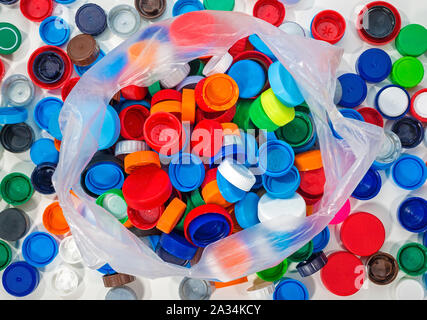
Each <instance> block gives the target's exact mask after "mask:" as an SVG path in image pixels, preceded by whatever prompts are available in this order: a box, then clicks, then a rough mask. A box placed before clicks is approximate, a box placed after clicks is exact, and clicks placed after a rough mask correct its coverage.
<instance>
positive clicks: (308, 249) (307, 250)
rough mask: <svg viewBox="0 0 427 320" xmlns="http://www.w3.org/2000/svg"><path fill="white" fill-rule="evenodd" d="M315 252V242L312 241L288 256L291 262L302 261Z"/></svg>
mask: <svg viewBox="0 0 427 320" xmlns="http://www.w3.org/2000/svg"><path fill="white" fill-rule="evenodd" d="M312 253H313V242H312V241H310V242H308V243H306V244H305V245H304V246H303V247H301V249H299V250H298V251H296V252H294V253H293V254H292V255H291V256H289V257H288V259H289V261H291V262H302V261H305V260H307V259H308V258H310V256H311V254H312Z"/></svg>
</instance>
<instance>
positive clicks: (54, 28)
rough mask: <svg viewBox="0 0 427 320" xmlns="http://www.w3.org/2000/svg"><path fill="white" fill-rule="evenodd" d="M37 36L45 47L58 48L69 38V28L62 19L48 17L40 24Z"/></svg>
mask: <svg viewBox="0 0 427 320" xmlns="http://www.w3.org/2000/svg"><path fill="white" fill-rule="evenodd" d="M39 34H40V38H42V40H43V42H44V43H46V44H47V45H51V46H58V47H59V46H62V45H63V44H64V43H66V42H67V41H68V39H69V38H70V26H69V25H68V23H67V22H65V20H64V19H62V18H60V17H56V16H50V17H48V18H46V19H44V20H43V21H42V23H41V24H40V27H39Z"/></svg>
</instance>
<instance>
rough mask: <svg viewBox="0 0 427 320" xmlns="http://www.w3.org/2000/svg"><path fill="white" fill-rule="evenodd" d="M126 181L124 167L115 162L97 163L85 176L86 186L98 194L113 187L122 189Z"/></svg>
mask: <svg viewBox="0 0 427 320" xmlns="http://www.w3.org/2000/svg"><path fill="white" fill-rule="evenodd" d="M124 181H125V177H124V174H123V168H122V167H120V166H119V165H117V164H116V163H114V162H99V163H95V164H94V165H92V166H91V167H90V168H89V169H88V170H87V173H86V176H85V178H84V184H85V186H86V188H87V189H88V190H89V191H90V192H92V193H94V194H96V195H98V196H99V195H101V194H103V193H104V192H107V191H108V190H111V189H121V188H122V186H123V183H124Z"/></svg>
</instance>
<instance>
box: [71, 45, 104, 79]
mask: <svg viewBox="0 0 427 320" xmlns="http://www.w3.org/2000/svg"><path fill="white" fill-rule="evenodd" d="M104 57H105V52H104V51H102V49H101V50H99V55H98V58H96V60H95V61H94V62H92V63H91V64H90V65H88V66H85V67H80V66H76V65H74V71H76V73H77V74H78V76H79V77H82V76H83V75H84V74H85V73H86V72H87V71H88V70H89V69H90V68H92V67H93V66H94V65H95V64H97V63H98V62H99V61H100V60H101V59H102V58H104Z"/></svg>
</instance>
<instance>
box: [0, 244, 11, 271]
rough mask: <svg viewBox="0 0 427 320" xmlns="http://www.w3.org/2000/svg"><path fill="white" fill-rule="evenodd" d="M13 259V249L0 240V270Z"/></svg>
mask: <svg viewBox="0 0 427 320" xmlns="http://www.w3.org/2000/svg"><path fill="white" fill-rule="evenodd" d="M11 260H12V250H11V249H10V246H9V245H8V244H7V243H6V242H4V241H2V240H0V271H1V270H3V269H5V268H6V267H7V266H8V265H9V263H10V261H11Z"/></svg>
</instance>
